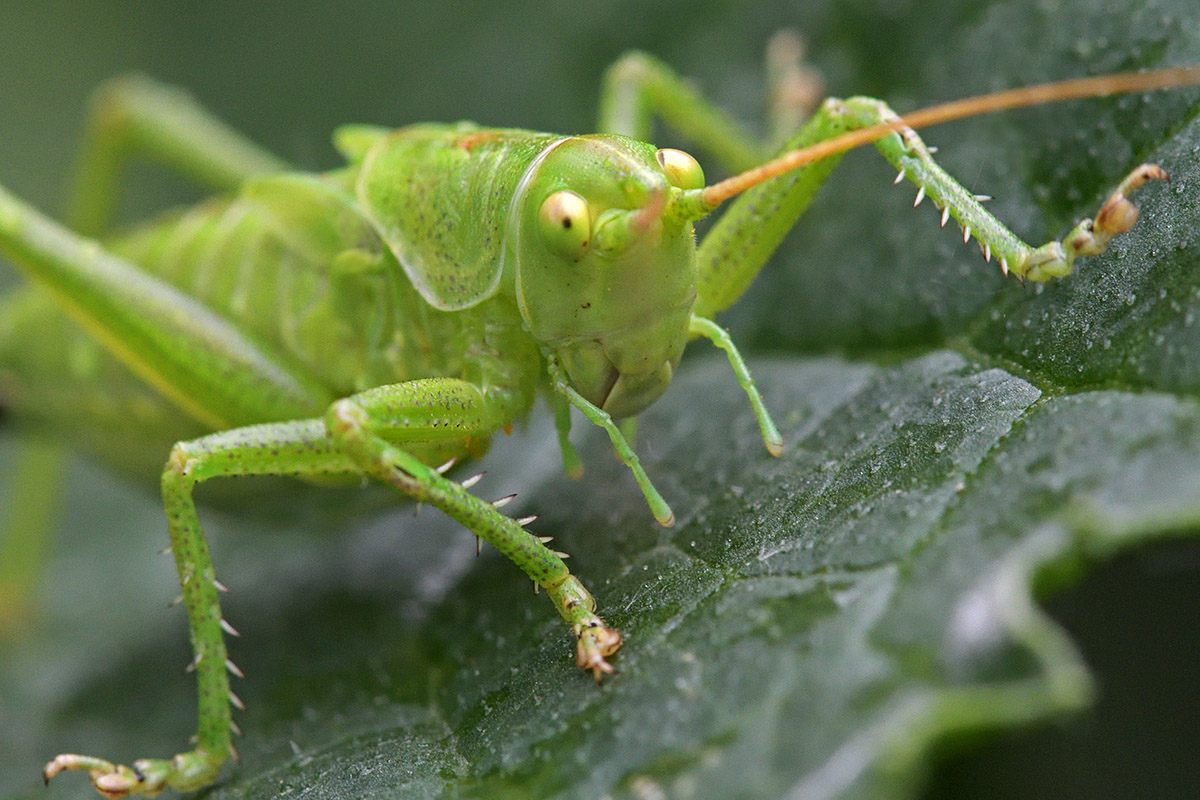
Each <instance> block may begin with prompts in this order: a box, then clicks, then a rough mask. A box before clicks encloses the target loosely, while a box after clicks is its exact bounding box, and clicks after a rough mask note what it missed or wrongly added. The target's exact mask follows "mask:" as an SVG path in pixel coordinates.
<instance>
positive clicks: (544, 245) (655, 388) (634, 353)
mask: <svg viewBox="0 0 1200 800" xmlns="http://www.w3.org/2000/svg"><path fill="white" fill-rule="evenodd" d="M703 182H704V178H703V173H701V172H700V167H699V165H698V164H696V162H695V160H694V159H692V158H691V157H690V156H688V155H686V154H684V153H681V152H679V151H660V150H656V149H655V148H654V146H653V145H649V144H646V143H644V142H638V141H635V140H633V139H628V138H626V137H621V136H580V137H572V138H569V139H564V140H562V141H560V142H557V143H555V144H554V145H553V146H552V148H551V149H550V151H549V152H547V153H545V154H544V155H543V156H542V157H541V158H539V160H538V161H537V162H535V164H534V165H533V166H532V167H531V168H530V173H529V174H527V175H526V177H525V179H523V181H522V186H521V188H520V190H519V191H518V194H517V196H516V197H515V198H514V203H513V205H512V207H511V211H510V214H511V216H510V219H509V228H508V242H509V246H510V248H511V249H510V251H509V253H510V255H511V258H512V269H513V273H514V276H513V286H514V287H515V292H516V299H517V303H518V305H519V307H520V309H521V314H522V317H523V319H524V322H525V325H526V327H527V328H528V330H529V332H530V333H531V334H532V335H533V337H534V338H536V339H537V340H538V341H539V342H540V343H541V344H542V345H544V346H546V347H548V348H549V349H550V350H551V351H553V352H554V354H555V355H556V357H557V358H558V360H559V362H560V363H561V364H562V365H563V368H564V369H565V371H566V373H567V377H568V379H569V380H570V382H571V384H572V386H573V387H574V388H575V389H576V391H578V392H579V393H580V394H581V395H583V396H584V397H585V398H587V399H588V400H589V401H591V402H592V403H594V404H596V405H597V406H600V407H601V408H603V409H604V410H605V411H607V412H608V413H609V414H611V415H612V416H613V417H617V418H620V417H626V416H631V415H634V414H637V413H638V412H640V411H641V410H642V409H644V408H645V407H646V406H648V405H649V404H650V403H652V402H653V401H654V400H655V399H656V398H657V397H658V396H659V395H660V394H662V392H663V391H664V390H665V389H666V387H667V385H668V384H669V383H670V380H671V376H672V375H673V374H674V371H675V367H676V366H677V365H678V364H679V359H680V357H681V356H682V354H683V349H684V346H685V345H686V344H687V340H688V320H689V317H690V314H691V308H692V304H693V302H694V301H695V297H696V243H695V234H694V233H693V231H692V224H691V221H690V220H688V219H683V218H679V217H678V215H675V214H670V213H667V212H668V209H669V208H670V206H671V203H672V201H673V198H674V197H675V195H677V194H679V193H680V192H683V191H684V190H692V189H695V188H696V187H697V186H702V185H703Z"/></svg>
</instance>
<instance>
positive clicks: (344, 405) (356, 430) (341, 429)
mask: <svg viewBox="0 0 1200 800" xmlns="http://www.w3.org/2000/svg"><path fill="white" fill-rule="evenodd" d="M370 421H371V418H370V416H369V415H368V414H367V412H366V410H365V409H364V408H363V407H362V406H360V405H359V404H358V403H356V402H354V401H353V400H351V399H349V398H343V399H341V400H338V401H337V402H335V403H334V404H333V405H331V406H330V407H329V411H327V412H326V413H325V430H326V431H327V432H328V433H329V435H330V437H332V438H334V439H340V440H344V439H346V438H348V437H353V436H356V435H358V434H361V433H362V431H364V430H366V429H367V427H368V426H369V424H370Z"/></svg>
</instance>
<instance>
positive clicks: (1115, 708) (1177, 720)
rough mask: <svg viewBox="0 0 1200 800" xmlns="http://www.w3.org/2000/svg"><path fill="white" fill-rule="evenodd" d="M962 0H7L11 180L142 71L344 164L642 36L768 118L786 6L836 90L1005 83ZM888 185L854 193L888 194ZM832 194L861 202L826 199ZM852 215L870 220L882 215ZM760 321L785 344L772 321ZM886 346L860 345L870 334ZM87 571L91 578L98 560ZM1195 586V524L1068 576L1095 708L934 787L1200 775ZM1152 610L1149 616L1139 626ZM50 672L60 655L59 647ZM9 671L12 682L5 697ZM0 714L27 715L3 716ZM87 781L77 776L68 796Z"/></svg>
mask: <svg viewBox="0 0 1200 800" xmlns="http://www.w3.org/2000/svg"><path fill="white" fill-rule="evenodd" d="M952 5H953V6H954V9H953V13H948V12H947V11H946V9H945V5H944V4H943V3H939V2H932V1H930V2H894V3H889V2H865V1H864V2H856V1H852V2H837V1H836V0H828V1H827V2H815V3H804V4H801V3H795V2H792V3H786V2H756V3H736V2H709V3H697V2H661V3H646V2H602V1H601V2H591V3H587V4H576V3H562V2H544V3H520V4H506V3H496V2H475V3H468V2H443V3H389V2H363V3H352V4H351V3H347V4H337V5H336V6H335V5H333V4H328V3H320V2H286V3H283V2H272V3H243V2H208V3H166V2H155V1H153V0H142V1H141V2H135V1H132V0H131V1H130V2H74V1H69V0H48V1H47V2H38V3H34V2H5V3H3V4H0V182H3V184H4V185H6V186H7V187H9V188H10V189H12V190H13V191H14V192H15V193H17V194H19V195H21V196H23V197H26V198H28V199H29V200H31V201H32V202H34V203H35V204H37V205H39V206H41V207H43V208H46V209H49V210H54V209H57V208H58V207H59V205H60V204H61V202H62V200H63V198H64V195H65V177H66V175H67V174H68V172H69V166H70V162H71V158H72V154H73V148H74V145H75V143H76V140H77V136H78V133H79V131H80V128H81V125H82V122H83V119H84V115H83V109H84V106H85V103H86V98H87V95H88V93H89V91H90V90H91V89H92V88H93V87H94V86H95V84H96V83H97V82H98V81H99V80H101V79H102V78H104V77H106V76H109V75H113V74H118V73H121V72H126V71H130V70H136V71H143V72H146V73H149V74H152V75H154V76H156V77H158V78H160V79H162V80H165V81H168V82H172V83H176V84H179V85H181V86H184V87H187V88H189V89H190V90H191V91H193V92H194V93H195V95H196V96H197V97H198V98H199V99H200V100H201V101H202V102H203V103H204V104H205V105H207V106H208V107H209V108H211V109H213V110H214V111H216V112H217V113H218V114H219V115H221V116H222V117H224V118H225V119H227V120H228V121H230V122H231V123H233V124H234V125H235V126H236V127H237V128H239V129H241V130H243V131H245V132H247V133H248V134H250V135H251V136H252V137H253V138H255V139H256V140H257V141H259V142H260V143H262V144H264V145H266V146H267V147H269V148H271V149H273V150H274V151H276V152H277V153H279V154H281V155H283V156H284V157H286V158H288V159H291V160H292V161H294V162H295V163H297V164H298V165H300V166H302V167H305V168H313V169H319V168H323V167H327V166H331V165H333V164H334V163H335V156H334V153H333V150H332V148H331V147H330V146H329V143H328V140H329V132H330V131H331V130H332V129H333V128H334V127H335V126H336V125H338V124H340V123H343V122H351V121H359V122H371V123H381V124H397V125H399V124H403V123H407V122H412V121H421V120H453V119H473V120H476V121H478V122H480V123H484V124H489V125H505V126H521V127H530V128H537V129H546V130H554V131H561V132H582V131H587V130H588V129H590V128H591V126H592V124H593V119H594V115H595V105H596V97H597V91H598V85H599V78H600V75H601V72H602V70H603V68H604V67H605V66H606V65H607V64H609V63H611V62H612V61H613V60H614V59H615V58H616V57H617V56H618V55H619V54H620V53H621V52H623V51H625V50H628V49H631V48H642V49H646V50H649V51H651V52H653V53H655V54H656V55H658V56H660V57H661V58H663V59H664V60H665V61H667V62H668V63H670V64H671V65H673V66H674V67H675V68H677V69H678V70H679V71H680V72H681V73H682V74H685V75H688V76H692V77H694V78H695V79H696V81H697V82H698V83H699V84H700V85H701V86H703V88H704V90H705V91H706V92H707V93H708V94H709V95H710V96H712V97H714V98H715V99H716V100H717V101H718V102H720V103H721V104H722V105H724V106H726V107H728V108H731V109H732V110H734V111H735V112H737V113H738V114H739V115H740V116H741V117H742V118H744V119H747V120H751V121H755V120H758V119H760V115H761V107H762V85H761V61H762V48H763V45H764V43H765V42H766V40H767V39H768V38H769V36H770V34H771V33H772V32H774V31H775V30H778V29H779V28H781V27H784V26H789V27H798V28H800V29H802V30H803V31H804V32H805V33H806V34H807V35H808V36H809V38H810V40H811V51H812V59H813V61H814V62H815V64H816V65H817V66H818V67H819V68H820V69H821V70H822V72H823V73H824V74H825V75H826V77H827V80H828V82H829V85H830V87H831V90H832V91H833V92H834V93H837V94H848V93H868V94H878V95H880V96H882V97H885V98H886V99H888V100H889V101H891V102H893V104H894V105H896V106H897V107H900V108H901V109H902V110H903V109H904V108H911V107H913V106H914V105H915V104H916V103H924V102H929V101H933V100H938V99H948V98H951V97H954V96H959V95H962V94H966V93H971V92H977V91H981V90H985V89H988V88H994V87H993V86H992V85H990V83H989V81H988V79H987V72H986V70H983V71H981V70H979V69H973V70H968V71H966V72H965V73H964V74H963V75H962V76H958V75H957V74H956V73H953V72H947V73H943V78H942V79H941V80H937V79H931V77H930V73H929V70H930V69H931V67H929V66H927V65H928V64H929V63H933V65H934V67H933V68H934V69H936V68H940V67H939V63H940V62H939V57H938V56H937V49H936V48H937V47H938V45H939V43H940V42H941V41H942V40H943V38H944V37H945V35H946V32H947V30H949V29H951V28H952V27H953V26H954V25H956V24H959V23H960V22H961V20H962V19H964V18H965V19H970V18H973V17H978V16H980V15H983V14H985V13H986V10H987V7H988V4H986V3H972V2H961V3H954V4H952ZM1029 56H1030V58H1029V62H1030V66H1029V70H1028V76H1027V79H1028V80H1038V79H1045V78H1049V77H1064V76H1061V75H1044V74H1039V70H1038V65H1037V63H1036V62H1037V54H1036V53H1030V54H1029ZM1093 57H1094V58H1096V59H1100V60H1101V61H1103V60H1104V59H1105V58H1110V59H1113V63H1114V67H1115V66H1119V59H1117V57H1116V55H1114V54H1113V53H1111V52H1108V51H1101V52H1099V53H1094V54H1093V53H1083V52H1082V51H1081V53H1080V61H1081V62H1087V61H1088V59H1089V58H1093ZM1089 63H1090V62H1089ZM944 66H945V65H944V64H941V67H944ZM981 75H982V76H983V77H980V76H981ZM960 77H961V79H959V78H960ZM997 80H1000V81H1004V80H1007V78H1006V77H998V78H997ZM931 86H932V87H936V88H934V89H932V90H931V88H930V87H931ZM664 143H665V140H664ZM1008 144H1009V145H1010V146H1013V147H1022V146H1024V147H1030V148H1036V147H1038V146H1039V143H1038V142H1020V141H1010V142H1008ZM967 177H972V176H967ZM129 186H130V191H129V193H128V199H127V201H126V203H125V206H124V213H125V216H126V217H127V218H135V217H137V216H140V215H142V214H145V213H148V212H151V211H153V210H155V209H158V208H161V207H162V206H163V205H164V204H165V203H170V202H176V201H180V200H186V199H189V198H191V197H194V196H196V194H195V191H194V190H193V189H192V188H191V187H188V186H186V185H185V184H183V183H182V182H180V181H177V180H174V179H172V178H171V177H169V176H164V175H162V174H161V173H159V172H157V171H155V170H152V169H146V168H138V169H136V170H135V174H134V175H133V176H132V178H131V180H130V183H129ZM884 186H886V184H879V185H872V186H862V187H860V188H859V191H862V192H872V191H880V192H882V191H884ZM822 213H823V214H825V215H827V216H834V215H838V214H846V213H854V211H853V209H852V208H851V209H840V208H837V207H833V208H826V209H825V210H824V211H823V212H822ZM926 222H927V220H926ZM855 224H857V225H859V226H861V227H867V226H869V224H870V221H869V220H860V221H859V222H857V223H855ZM925 228H929V229H932V226H931V225H926V226H925ZM971 269H975V265H974V264H972V266H971ZM11 279H12V276H11V273H9V272H5V273H3V274H0V280H3V281H9V280H11ZM943 288H945V290H946V291H947V292H949V293H952V294H953V293H954V292H957V291H959V290H958V289H957V288H955V287H954V286H953V285H951V286H947V287H943ZM968 305H969V301H968ZM747 325H748V326H749V327H751V328H753V327H754V326H753V325H752V324H751V323H747ZM928 333H929V332H928V331H926V330H920V329H918V330H916V331H907V332H902V333H900V334H896V339H895V341H894V342H893V343H898V344H901V345H906V344H914V343H919V341H920V339H921V337H923V336H927V335H928ZM812 337H813V338H812V339H811V340H809V342H808V345H807V348H806V349H811V350H816V351H820V350H824V349H829V348H828V346H827V345H826V344H825V343H824V342H823V341H822V339H821V335H820V334H819V333H814V334H812ZM884 338H885V339H886V338H887V337H886V336H885V337H884ZM759 341H760V344H762V345H764V346H767V347H770V346H772V342H771V341H770V340H769V339H767V340H764V339H763V338H761V337H760V339H759ZM871 344H872V343H871V342H870V341H866V342H859V343H857V344H855V345H852V346H851V348H850V349H854V350H858V349H864V348H866V349H868V350H869V349H870V347H871ZM2 452H3V451H0V453H2ZM105 491H118V490H115V489H111V487H110V488H106V489H105ZM0 502H3V501H0ZM81 502H82V503H83V504H86V502H87V501H81ZM153 524H154V523H153V522H151V523H150V524H149V525H148V527H152V526H153ZM74 576H75V579H77V580H82V579H86V571H82V570H81V571H78V572H76V573H74ZM166 578H167V579H168V580H169V578H170V576H169V574H168V575H166ZM168 591H169V586H168V587H167V588H164V593H166V592H168ZM1197 598H1200V548H1198V547H1197V546H1196V545H1195V543H1178V544H1170V543H1168V544H1161V545H1157V546H1155V547H1154V548H1153V549H1152V550H1148V551H1146V552H1142V553H1134V554H1132V555H1128V556H1124V557H1122V558H1121V559H1120V560H1118V561H1116V562H1113V563H1112V564H1111V565H1109V566H1108V567H1107V568H1105V569H1104V570H1101V571H1099V572H1096V573H1094V574H1093V575H1092V576H1091V577H1089V578H1088V579H1087V580H1086V581H1085V582H1084V583H1083V584H1082V585H1080V586H1077V587H1075V588H1071V589H1068V590H1066V591H1065V592H1063V593H1060V594H1058V595H1056V597H1055V598H1054V599H1053V600H1051V601H1050V608H1051V610H1052V611H1053V612H1054V613H1055V614H1056V615H1058V617H1059V618H1060V619H1062V620H1063V621H1064V624H1066V625H1067V627H1068V629H1070V630H1071V631H1072V633H1073V634H1075V635H1076V636H1077V638H1078V639H1079V641H1080V643H1081V647H1082V649H1083V650H1084V652H1085V655H1086V657H1087V661H1088V662H1089V663H1090V664H1091V665H1092V666H1093V667H1094V668H1095V669H1096V670H1097V671H1098V680H1099V684H1100V689H1101V699H1100V703H1099V705H1098V706H1097V707H1096V710H1095V711H1094V712H1093V713H1091V714H1088V715H1086V716H1085V717H1084V718H1082V719H1075V720H1070V721H1066V722H1064V723H1062V724H1056V725H1055V726H1054V727H1053V728H1051V729H1048V730H1042V731H1039V732H1033V733H1022V734H1012V733H1005V734H1004V735H1003V736H1002V737H1001V738H1000V739H999V740H998V741H991V742H984V741H983V740H980V741H979V742H976V743H974V744H977V745H979V748H978V749H975V750H973V751H971V752H967V753H965V754H961V753H962V752H963V751H965V750H966V749H967V748H961V747H960V748H955V752H956V753H960V754H958V755H954V756H953V757H948V759H947V760H946V761H944V762H942V763H941V764H940V765H939V766H938V768H937V771H936V775H935V781H934V784H933V787H932V788H931V790H930V794H929V796H930V797H938V798H943V797H944V798H949V797H962V796H975V797H984V796H987V797H1027V796H1031V795H1033V794H1040V795H1042V796H1057V797H1095V796H1104V795H1105V793H1106V790H1107V788H1109V787H1111V785H1112V781H1113V780H1114V779H1115V778H1114V776H1118V777H1120V778H1121V779H1127V778H1128V777H1129V774H1130V773H1135V774H1137V775H1138V776H1139V777H1140V780H1142V781H1144V783H1143V784H1142V785H1143V786H1144V787H1145V788H1146V795H1148V796H1154V795H1160V796H1166V795H1174V796H1183V795H1185V794H1187V792H1188V791H1191V792H1193V793H1197V794H1200V776H1198V775H1197V772H1198V770H1197V768H1196V765H1195V760H1194V755H1195V753H1197V752H1200V744H1198V742H1197V733H1196V730H1197V726H1196V725H1195V722H1196V720H1197V719H1200V708H1198V707H1197V702H1198V701H1197V696H1198V695H1197V692H1196V690H1195V689H1196V686H1197V685H1200V684H1198V682H1197V678H1198V674H1197V663H1198V662H1200V643H1198V641H1197V626H1196V625H1195V611H1196V599H1197ZM1148 618H1151V619H1153V626H1147V625H1146V621H1147V619H1148ZM167 622H169V623H170V624H174V623H173V622H171V621H167ZM47 670H48V671H49V672H50V673H53V666H52V665H48V666H47ZM172 679H178V680H182V678H177V677H176V676H172ZM3 691H4V687H3V686H0V701H2V700H3ZM1147 709H1154V712H1153V713H1154V717H1155V719H1154V720H1153V724H1151V722H1150V721H1149V720H1146V719H1145V718H1144V717H1145V715H1146V714H1147V713H1148V712H1147ZM2 713H3V706H2V705H0V714H2ZM0 724H3V725H4V726H5V727H9V726H20V724H21V721H20V720H19V719H14V718H11V717H4V716H0ZM10 730H11V728H10ZM1188 754H1191V756H1192V758H1191V759H1190V760H1189V757H1188ZM28 767H29V765H28V764H27V763H24V762H23V761H22V763H20V764H17V763H14V762H13V760H12V759H11V757H10V756H9V755H8V754H6V753H5V752H4V751H2V750H0V775H2V776H3V777H0V794H6V793H7V792H8V791H10V790H11V789H12V788H14V787H17V786H24V785H26V781H24V780H15V781H13V782H11V783H10V782H9V780H10V776H11V775H12V774H13V773H14V772H15V771H16V770H18V769H20V770H21V771H22V772H24V771H26V770H27V769H28ZM1188 781H1190V783H1188ZM81 791H82V790H81V789H79V787H73V792H74V793H73V794H72V796H81V794H80V792H81ZM64 796H65V795H64Z"/></svg>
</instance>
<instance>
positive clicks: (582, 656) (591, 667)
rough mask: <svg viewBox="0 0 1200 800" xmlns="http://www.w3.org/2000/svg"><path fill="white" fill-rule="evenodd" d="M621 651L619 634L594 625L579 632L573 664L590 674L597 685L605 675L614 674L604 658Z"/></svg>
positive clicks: (610, 665)
mask: <svg viewBox="0 0 1200 800" xmlns="http://www.w3.org/2000/svg"><path fill="white" fill-rule="evenodd" d="M619 649H621V634H620V632H619V631H616V630H613V629H612V628H609V627H607V626H606V625H603V624H599V623H597V624H595V625H593V626H591V627H587V628H584V629H583V630H581V631H580V632H579V640H578V643H577V644H576V646H575V663H576V664H578V665H579V667H580V668H581V669H586V670H588V671H590V672H591V673H592V677H593V678H595V679H596V682H597V683H599V682H600V681H601V680H603V678H604V675H605V673H608V674H609V675H611V674H612V673H614V672H616V670H615V669H613V665H612V664H610V663H608V661H607V659H606V656H611V655H613V654H614V653H616V652H617V650H619Z"/></svg>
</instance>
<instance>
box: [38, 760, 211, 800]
mask: <svg viewBox="0 0 1200 800" xmlns="http://www.w3.org/2000/svg"><path fill="white" fill-rule="evenodd" d="M223 760H224V759H223V758H220V759H213V758H211V757H210V756H209V755H208V754H207V753H206V752H205V751H203V750H192V751H191V752H188V753H180V754H179V755H177V756H175V757H174V758H172V759H157V758H145V759H141V760H139V761H135V762H133V766H132V767H127V766H125V765H124V764H114V763H112V762H111V761H105V760H104V759H102V758H95V757H93V756H79V755H74V754H72V753H64V754H63V755H60V756H55V757H54V760H53V761H51V762H50V763H49V764H47V765H46V766H45V767H44V768H43V769H42V778H43V779H44V780H45V781H46V783H47V784H48V783H50V779H51V778H53V777H54V776H55V775H57V774H58V773H60V772H62V771H63V770H68V769H70V770H87V772H88V776H89V777H90V778H91V781H92V786H94V787H96V791H98V792H99V793H100V794H102V795H104V796H105V797H110V798H118V797H125V796H126V795H130V794H144V795H151V796H153V795H156V794H158V793H159V792H161V791H162V790H163V789H166V788H167V787H170V788H172V789H176V790H178V791H181V792H190V791H194V790H196V789H201V788H203V787H205V786H208V785H209V784H210V783H212V782H213V781H214V780H216V777H217V772H218V770H219V769H220V766H221V761H223Z"/></svg>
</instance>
